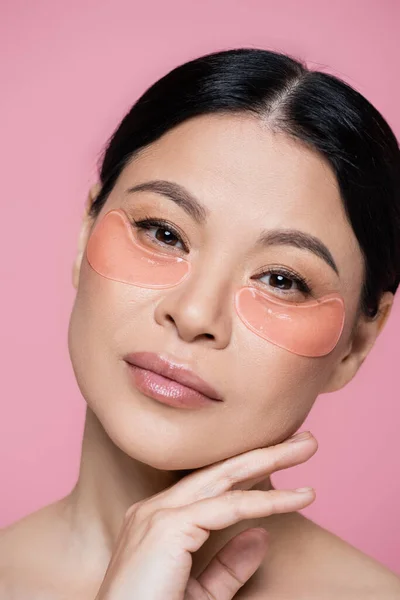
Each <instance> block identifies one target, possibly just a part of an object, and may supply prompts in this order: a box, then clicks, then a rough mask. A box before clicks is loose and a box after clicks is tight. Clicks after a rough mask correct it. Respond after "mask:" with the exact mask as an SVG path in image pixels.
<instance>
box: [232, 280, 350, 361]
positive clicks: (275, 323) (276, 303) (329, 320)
mask: <svg viewBox="0 0 400 600" xmlns="http://www.w3.org/2000/svg"><path fill="white" fill-rule="evenodd" d="M235 307H236V312H237V313H238V315H239V317H240V318H241V320H242V321H243V323H244V324H245V325H247V327H248V328H249V329H251V331H253V332H254V333H256V334H257V335H259V336H260V337H262V338H264V339H265V340H268V341H269V342H271V343H272V344H275V345H276V346H279V347H280V348H284V349H285V350H289V352H293V353H294V354H299V355H301V356H309V357H317V356H324V355H326V354H329V352H331V351H332V350H333V349H334V347H335V346H336V344H337V343H338V341H339V338H340V335H341V333H342V330H343V325H344V314H345V311H344V302H343V299H342V298H341V297H340V296H339V295H338V294H329V295H326V296H323V297H322V298H321V299H320V300H310V301H306V302H301V303H300V304H296V303H294V302H284V301H283V302H282V301H281V300H280V299H275V298H271V296H270V295H268V294H264V293H263V292H262V291H261V290H258V289H256V288H254V287H243V288H241V289H240V290H239V291H238V292H237V293H236V297H235Z"/></svg>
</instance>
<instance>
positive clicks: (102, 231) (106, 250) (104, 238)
mask: <svg viewBox="0 0 400 600" xmlns="http://www.w3.org/2000/svg"><path fill="white" fill-rule="evenodd" d="M86 256H87V259H88V262H89V264H90V265H91V267H92V268H93V269H94V270H95V271H96V272H97V273H99V275H102V276H103V277H107V278H108V279H113V280H114V281H120V282H121V283H128V284H129V285H137V286H139V287H149V288H164V287H171V286H174V285H177V284H178V283H181V281H183V280H184V279H185V278H186V276H187V275H188V273H189V271H190V263H189V262H188V261H187V260H185V259H184V258H181V257H179V256H172V255H171V254H165V253H162V252H161V251H159V252H158V251H156V250H154V251H152V250H150V249H149V248H148V247H146V246H144V245H143V244H142V243H141V242H140V240H139V239H137V238H136V236H135V235H134V229H133V226H132V225H131V223H130V222H129V219H128V218H127V216H126V213H125V212H124V211H122V210H120V209H114V210H111V211H110V212H108V213H107V214H106V215H104V217H103V218H102V220H101V221H100V222H99V223H98V224H97V225H95V228H94V230H93V232H92V234H91V236H90V238H89V241H88V244H87V247H86Z"/></svg>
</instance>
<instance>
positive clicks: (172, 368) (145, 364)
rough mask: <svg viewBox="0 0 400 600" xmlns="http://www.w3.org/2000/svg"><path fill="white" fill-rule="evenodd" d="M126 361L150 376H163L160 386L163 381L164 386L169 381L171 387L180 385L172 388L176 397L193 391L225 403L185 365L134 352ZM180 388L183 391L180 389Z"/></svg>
mask: <svg viewBox="0 0 400 600" xmlns="http://www.w3.org/2000/svg"><path fill="white" fill-rule="evenodd" d="M124 360H125V362H126V363H128V365H130V366H132V367H136V368H139V369H144V370H146V372H147V373H148V375H150V373H151V372H152V373H153V374H156V375H158V376H161V378H162V380H163V381H162V380H161V379H158V384H159V385H160V384H161V381H162V383H163V384H168V381H169V382H170V383H171V385H172V383H173V382H175V383H176V384H180V385H179V386H178V387H177V386H175V388H171V392H174V395H175V396H176V395H177V393H178V395H179V392H182V393H183V394H185V391H186V393H187V392H188V391H190V390H192V392H193V391H195V392H197V393H198V394H199V395H201V396H202V397H203V398H204V399H206V400H214V401H220V402H221V401H223V399H222V397H221V395H220V394H219V393H218V392H217V391H216V390H215V389H214V388H213V387H212V386H211V385H210V384H209V383H207V382H206V381H205V380H204V379H202V378H201V377H199V376H198V375H196V373H194V371H192V370H191V369H190V368H188V367H187V366H184V365H183V363H180V362H178V361H175V360H169V359H168V358H166V357H164V356H161V355H160V354H155V353H154V352H133V353H130V354H127V355H126V356H125V357H124ZM180 387H181V388H182V390H180V389H179V388H180ZM184 388H185V389H184ZM164 395H165V394H164ZM199 397H200V396H199Z"/></svg>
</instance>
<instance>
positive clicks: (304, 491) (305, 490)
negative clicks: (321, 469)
mask: <svg viewBox="0 0 400 600" xmlns="http://www.w3.org/2000/svg"><path fill="white" fill-rule="evenodd" d="M313 489H314V488H312V487H303V488H296V489H295V490H294V491H295V492H300V494H309V493H310V492H312V491H313Z"/></svg>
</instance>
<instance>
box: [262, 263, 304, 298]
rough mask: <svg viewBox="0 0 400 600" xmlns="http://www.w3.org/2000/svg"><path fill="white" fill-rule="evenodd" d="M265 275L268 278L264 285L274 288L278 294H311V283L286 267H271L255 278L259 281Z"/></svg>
mask: <svg viewBox="0 0 400 600" xmlns="http://www.w3.org/2000/svg"><path fill="white" fill-rule="evenodd" d="M265 277H268V278H269V281H268V280H267V283H266V285H267V286H268V287H270V288H272V289H273V290H276V291H277V292H278V293H279V294H280V295H286V296H288V295H289V296H290V295H293V294H296V295H298V294H299V293H301V294H303V295H306V296H308V295H309V294H311V283H310V282H308V281H307V280H306V279H305V278H304V277H302V276H301V275H299V274H298V273H293V272H291V271H289V270H288V269H283V268H282V267H280V268H271V269H269V270H268V271H264V272H263V273H261V274H260V275H259V276H258V277H257V279H259V280H260V281H261V280H262V279H264V278H265Z"/></svg>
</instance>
